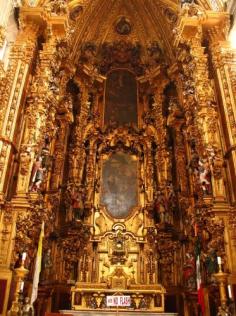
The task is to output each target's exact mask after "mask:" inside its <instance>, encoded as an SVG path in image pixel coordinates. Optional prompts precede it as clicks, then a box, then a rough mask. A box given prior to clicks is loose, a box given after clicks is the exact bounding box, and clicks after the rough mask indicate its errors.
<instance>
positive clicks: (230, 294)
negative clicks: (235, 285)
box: [228, 284, 233, 298]
mask: <svg viewBox="0 0 236 316" xmlns="http://www.w3.org/2000/svg"><path fill="white" fill-rule="evenodd" d="M228 293H229V298H233V295H232V289H231V285H230V284H228Z"/></svg>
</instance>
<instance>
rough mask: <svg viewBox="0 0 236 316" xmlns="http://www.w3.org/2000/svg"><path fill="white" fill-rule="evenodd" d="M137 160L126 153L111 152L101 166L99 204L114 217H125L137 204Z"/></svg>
mask: <svg viewBox="0 0 236 316" xmlns="http://www.w3.org/2000/svg"><path fill="white" fill-rule="evenodd" d="M137 168H138V165H137V160H136V159H135V158H134V157H133V156H131V155H129V154H126V153H123V152H117V153H113V154H112V155H111V156H110V157H109V159H108V160H106V161H104V162H103V166H102V190H101V204H102V205H104V206H106V209H107V211H108V213H109V214H110V215H111V216H112V217H114V218H125V217H127V216H128V215H129V213H130V211H131V210H132V208H133V207H134V206H136V205H137V204H138V192H137V190H138V183H137V182H138V180H137Z"/></svg>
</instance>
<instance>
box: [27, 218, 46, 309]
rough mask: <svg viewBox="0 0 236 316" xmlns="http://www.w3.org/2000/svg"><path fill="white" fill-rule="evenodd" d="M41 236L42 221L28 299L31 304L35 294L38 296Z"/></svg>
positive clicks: (42, 233)
mask: <svg viewBox="0 0 236 316" xmlns="http://www.w3.org/2000/svg"><path fill="white" fill-rule="evenodd" d="M43 237H44V222H42V226H41V231H40V236H39V243H38V250H37V256H36V261H35V268H34V278H33V287H32V294H31V300H30V302H31V304H33V303H34V302H35V301H36V299H37V296H38V284H39V275H40V272H41V264H42V250H43Z"/></svg>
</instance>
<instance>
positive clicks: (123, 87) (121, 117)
mask: <svg viewBox="0 0 236 316" xmlns="http://www.w3.org/2000/svg"><path fill="white" fill-rule="evenodd" d="M104 122H105V125H111V124H117V125H119V126H124V125H126V124H133V125H137V122H138V115H137V82H136V79H135V76H134V75H133V74H132V73H131V72H130V71H127V70H124V69H120V70H115V71H112V72H110V73H109V74H108V76H107V82H106V93H105V114H104Z"/></svg>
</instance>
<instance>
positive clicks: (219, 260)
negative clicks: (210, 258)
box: [217, 257, 221, 266]
mask: <svg viewBox="0 0 236 316" xmlns="http://www.w3.org/2000/svg"><path fill="white" fill-rule="evenodd" d="M217 263H218V265H219V266H220V265H221V257H217Z"/></svg>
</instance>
